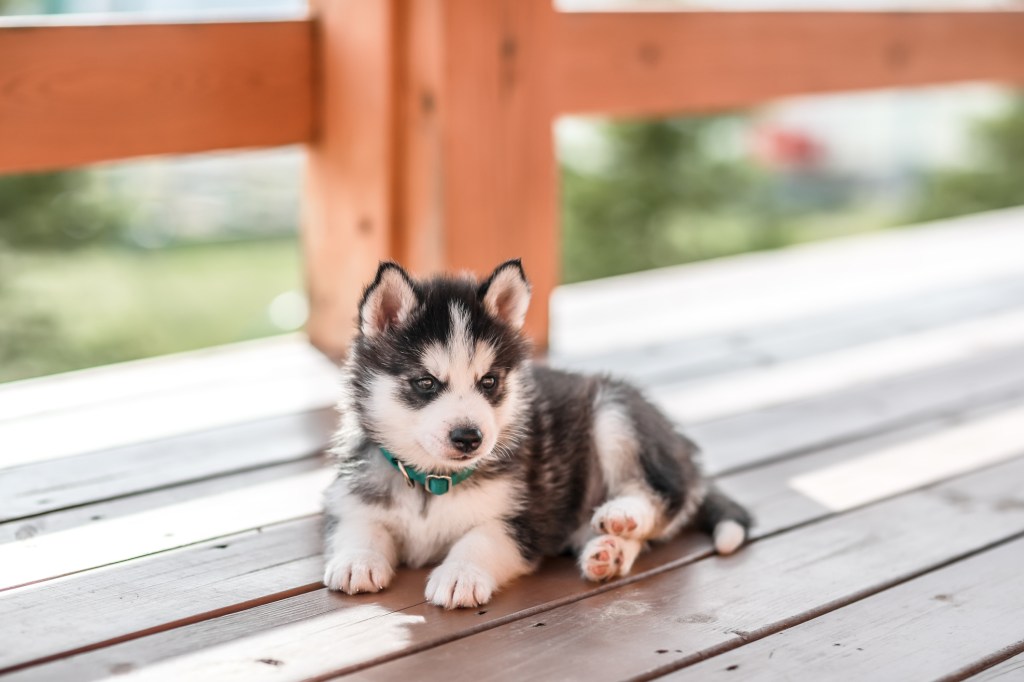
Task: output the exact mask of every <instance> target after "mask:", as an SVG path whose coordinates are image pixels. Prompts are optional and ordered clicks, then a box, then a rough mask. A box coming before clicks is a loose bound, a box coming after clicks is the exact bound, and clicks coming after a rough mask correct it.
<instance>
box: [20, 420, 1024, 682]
mask: <svg viewBox="0 0 1024 682" xmlns="http://www.w3.org/2000/svg"><path fill="white" fill-rule="evenodd" d="M1007 409H1013V406H1011V405H1007V406H1000V407H998V408H995V407H990V408H986V409H984V410H977V414H973V415H970V419H974V420H981V419H984V418H986V417H987V416H988V415H989V414H992V413H995V414H999V413H1004V412H1006V410H1007ZM965 418H966V417H965ZM945 426H946V422H945V421H944V420H935V421H933V422H932V423H930V424H926V425H918V426H915V427H913V428H911V429H907V430H905V432H902V433H896V434H886V435H879V436H876V437H875V438H873V439H870V440H869V441H866V442H865V443H858V444H849V445H845V446H842V447H837V448H833V449H831V450H828V451H823V452H820V453H816V454H814V455H808V456H805V457H800V458H797V459H794V460H790V461H786V462H782V463H777V464H773V465H770V466H766V467H764V468H762V469H759V470H752V471H746V472H743V473H741V474H737V475H735V476H732V477H725V478H723V479H722V480H721V485H722V486H723V488H725V489H726V490H727V491H732V492H735V493H737V494H740V495H744V496H745V497H744V498H743V499H744V500H745V501H746V502H748V503H749V504H750V505H751V507H752V509H753V510H754V512H755V513H756V514H757V515H758V518H759V524H758V526H757V527H756V528H755V537H767V536H772V535H776V534H778V533H780V532H782V531H785V530H787V529H791V528H794V527H798V526H800V525H803V524H806V523H808V522H811V521H814V520H817V519H822V518H825V517H827V516H829V515H830V514H831V513H832V512H830V511H829V510H828V509H826V508H825V507H824V506H822V505H820V504H817V503H815V502H814V501H813V500H810V499H808V498H806V497H804V496H803V495H801V494H799V493H797V492H795V491H794V490H793V489H792V488H791V487H790V481H791V480H792V478H793V477H795V476H799V475H800V474H803V473H807V472H809V471H814V470H818V469H822V468H826V467H829V466H831V465H834V464H835V463H837V462H842V461H845V460H846V459H848V458H849V457H851V456H852V455H855V454H857V453H863V452H864V451H869V452H870V451H873V450H876V449H881V448H885V447H889V446H891V445H893V444H896V443H904V442H914V441H915V440H918V439H921V438H925V437H927V436H928V434H931V433H935V432H936V431H938V430H941V429H943V428H945ZM292 532H293V533H294V534H303V535H306V536H308V537H306V542H307V544H306V545H302V546H301V548H302V550H303V551H307V550H308V548H309V547H314V546H317V545H318V543H319V538H318V536H317V529H316V527H315V525H310V524H305V525H296V526H294V527H293V531H292ZM225 541H227V540H225ZM275 541H276V540H275V538H274V537H272V536H269V535H267V536H265V537H264V539H263V540H262V541H261V540H258V539H255V540H249V541H248V542H250V543H257V544H255V545H253V546H256V547H260V548H261V549H260V555H261V556H264V557H266V559H263V560H262V561H266V560H268V559H273V561H274V562H275V563H279V562H284V561H290V562H294V563H293V567H294V568H296V570H297V569H298V567H299V566H300V565H301V567H302V571H301V572H299V573H298V579H300V580H302V579H308V578H309V577H310V575H311V574H309V573H308V572H306V571H307V570H308V562H307V561H306V558H305V556H304V555H301V554H290V553H289V550H288V549H287V548H281V549H279V550H278V551H276V552H273V553H271V551H270V550H269V549H266V548H264V545H263V543H264V542H266V543H269V544H272V543H273V542H275ZM203 551H205V550H203V549H202V548H195V549H194V550H189V551H188V554H187V556H185V555H184V553H171V554H169V555H167V557H166V558H161V559H159V560H154V561H150V562H146V563H141V564H140V565H137V566H136V565H133V563H129V564H126V565H125V566H124V567H115V568H112V569H110V572H109V573H108V572H98V573H97V574H96V575H95V576H91V575H89V574H85V575H83V576H81V577H79V578H77V579H76V580H73V581H68V582H67V583H64V584H60V583H57V584H55V585H53V586H52V588H46V589H45V590H44V592H43V593H41V595H29V596H27V597H25V596H19V595H16V594H15V595H12V598H11V600H10V603H7V600H5V599H3V598H2V597H0V618H2V617H4V614H5V613H13V612H16V611H17V609H18V608H27V607H28V606H29V605H30V604H32V603H34V602H37V601H39V600H40V596H42V595H45V597H46V602H47V603H51V604H65V605H66V604H69V603H72V604H74V607H72V608H70V609H69V608H68V607H67V606H65V607H64V609H63V613H64V615H65V616H66V617H67V618H69V619H70V620H72V621H74V620H75V619H76V618H77V617H78V616H77V614H78V613H81V617H86V614H89V613H92V612H94V611H96V610H103V611H105V612H106V613H108V614H109V616H110V617H109V619H108V620H107V621H106V623H105V624H104V625H102V626H100V627H98V628H96V627H94V628H93V629H91V630H89V631H85V632H75V631H74V630H72V631H70V632H66V633H63V635H62V636H56V635H55V634H53V633H51V634H49V635H48V636H46V637H43V632H42V631H36V630H33V629H29V630H26V631H24V632H23V633H21V636H19V637H18V638H17V639H15V640H14V643H16V644H18V643H20V641H21V637H24V638H25V642H24V644H23V645H19V646H17V647H16V648H17V650H18V651H20V652H22V653H24V652H26V651H35V653H34V654H33V656H35V657H36V660H38V658H41V657H42V656H40V655H39V652H40V651H41V649H40V647H43V649H42V651H56V652H59V651H60V650H62V649H74V648H83V647H87V646H90V645H89V642H95V639H96V637H98V636H103V637H104V638H105V640H106V641H115V640H117V639H118V638H126V637H128V636H130V633H128V632H127V631H126V630H125V629H124V628H126V627H129V628H130V627H133V626H134V627H137V628H139V629H140V630H141V634H142V635H144V634H145V631H146V629H147V628H155V627H157V625H156V624H157V623H160V622H163V621H161V620H159V619H158V618H155V614H156V613H158V612H159V608H160V605H161V604H164V603H166V602H168V601H169V600H172V599H173V596H174V595H177V594H182V593H185V592H189V591H192V590H194V589H195V588H194V587H192V583H191V582H189V581H190V580H191V579H192V578H191V576H190V575H186V576H184V578H183V579H182V580H177V579H172V578H170V577H168V579H167V580H166V582H165V583H161V584H160V585H158V586H154V588H153V589H151V590H148V591H147V592H145V593H143V594H141V595H135V596H134V597H133V598H132V599H131V600H128V601H127V602H125V603H122V604H119V605H117V606H116V607H115V606H111V604H110V597H111V589H112V588H111V586H117V585H120V584H125V583H127V584H134V583H136V582H138V580H139V579H138V578H137V577H133V576H136V575H142V576H145V575H148V573H147V572H146V571H158V570H159V573H160V574H161V575H166V576H172V575H175V572H176V571H178V570H180V569H178V568H174V566H175V564H176V562H185V563H186V565H188V566H191V567H193V568H192V569H190V572H195V571H197V570H198V564H195V563H193V562H196V561H200V560H202V559H206V560H208V561H213V560H216V559H217V557H216V556H215V555H211V554H209V553H207V554H205V555H203V554H202V552H203ZM708 556H709V547H708V543H707V541H706V540H705V539H704V538H703V537H702V536H700V535H698V534H696V533H691V534H687V535H685V536H684V537H682V538H680V539H679V540H678V541H676V542H673V543H670V544H668V545H663V546H659V547H657V548H656V549H655V551H653V552H651V553H650V554H647V555H644V556H642V557H641V558H640V560H639V561H638V563H637V566H636V569H635V573H634V575H633V576H631V578H630V579H631V580H633V581H638V580H643V579H645V578H647V577H650V576H651V575H654V574H656V573H658V572H662V571H665V570H669V569H671V568H678V567H680V566H682V565H685V564H687V563H690V562H693V561H697V560H703V559H706V558H707V557H708ZM197 557H198V558H197ZM161 564H163V569H162V570H161V569H160V566H161ZM248 565H249V568H250V569H252V570H253V571H256V569H257V568H258V567H261V566H263V564H262V563H261V559H259V558H256V557H254V558H253V560H252V561H251V562H249V564H248ZM229 568H231V570H235V569H234V568H233V567H230V566H229ZM210 570H211V571H213V572H211V573H209V574H207V575H206V576H205V578H206V579H212V578H213V577H214V576H217V575H218V573H217V572H216V569H215V568H213V569H210ZM262 570H273V567H271V569H262ZM139 571H141V573H135V572H139ZM120 574H123V575H120ZM268 575H269V576H270V577H272V578H274V579H275V580H276V579H277V576H278V574H276V573H273V572H270V573H268ZM425 575H426V572H425V571H408V570H404V569H403V570H402V571H400V572H399V581H398V583H397V584H396V588H394V589H392V590H390V591H388V592H385V593H383V594H382V595H380V596H377V597H369V596H368V597H363V598H356V599H351V598H344V597H337V598H334V599H333V600H332V599H331V598H329V597H327V596H326V591H325V590H320V592H321V593H323V594H324V596H322V597H310V596H307V595H303V596H301V597H294V598H291V599H287V600H284V602H283V603H280V604H277V603H275V604H268V605H266V606H262V607H260V608H258V609H254V610H252V611H245V612H243V613H237V614H235V615H231V616H224V617H221V618H216V619H214V620H209V621H205V622H200V623H195V624H191V625H188V626H186V627H180V628H177V629H174V630H170V631H168V632H163V633H160V634H155V635H151V636H148V637H143V638H142V639H140V640H138V641H135V642H127V643H125V644H121V645H119V646H117V647H113V648H111V649H109V650H103V651H101V652H91V653H86V654H83V655H81V656H75V657H73V658H70V659H67V660H66V661H58V662H54V663H50V664H48V665H46V666H43V667H42V668H40V669H38V674H40V675H44V676H45V675H51V674H52V675H55V676H56V677H59V676H60V671H61V670H64V671H66V670H69V669H74V670H75V671H76V675H77V676H78V679H93V678H98V677H102V676H103V675H105V674H107V673H109V672H110V671H111V670H113V669H114V668H118V669H121V668H125V667H130V668H132V669H136V668H140V667H142V666H143V665H145V664H147V663H151V662H153V661H155V660H159V659H161V658H166V657H168V656H172V655H175V654H183V653H186V652H189V651H192V650H194V648H195V644H196V642H200V641H201V642H204V643H205V645H206V646H210V645H213V644H216V643H221V642H225V641H229V640H231V639H234V638H236V637H238V635H239V633H240V632H249V633H257V632H261V631H263V630H265V629H267V628H270V627H273V626H277V625H285V624H288V623H291V622H294V621H295V620H296V619H297V617H296V614H297V613H300V612H303V611H304V612H305V613H306V615H307V616H309V617H314V616H321V615H323V614H325V613H332V614H334V615H332V616H331V618H332V619H334V620H331V619H328V620H327V621H326V622H327V623H330V622H335V621H337V622H346V619H347V618H348V616H347V615H346V614H344V613H334V612H336V611H344V610H346V609H348V608H352V607H353V606H360V605H366V604H367V603H369V604H372V605H374V606H378V607H382V608H385V609H386V612H390V611H398V610H407V609H409V608H411V607H417V606H418V605H419V604H421V603H422V601H423V599H422V586H423V584H424V581H425ZM232 580H234V578H233V574H231V573H227V574H225V575H224V576H221V577H218V578H217V582H218V583H223V582H230V581H232ZM281 587H282V586H281V585H280V584H278V583H274V584H272V585H271V586H270V587H268V590H269V589H271V588H273V589H281ZM607 588H608V586H594V585H592V584H589V583H585V582H584V581H582V580H581V579H580V578H579V577H578V575H577V572H576V569H575V567H574V566H573V565H572V562H571V561H568V560H555V561H552V562H549V563H548V564H547V565H546V567H545V570H544V571H543V572H542V573H541V574H540V575H538V576H536V577H533V578H528V579H525V580H522V581H519V582H518V583H516V584H514V585H513V586H511V587H510V588H509V589H508V590H507V591H505V592H504V593H502V595H501V596H500V597H499V598H498V599H497V600H495V602H493V603H492V604H491V605H489V606H488V607H486V609H484V611H485V612H484V613H483V614H477V613H474V612H465V615H458V614H452V615H451V616H450V620H446V621H444V622H443V623H441V624H438V625H436V627H435V629H434V630H432V632H433V633H434V634H435V635H436V636H438V637H448V636H453V635H457V634H458V633H459V632H460V628H466V627H470V628H479V627H484V626H493V625H494V624H497V623H500V622H502V621H503V620H507V619H515V618H521V617H523V616H525V615H528V614H530V613H534V612H536V611H538V610H539V609H550V608H554V607H556V606H558V605H559V604H563V603H566V602H569V601H574V600H578V599H582V598H585V597H588V596H592V595H594V594H597V593H599V592H600V591H602V590H605V589H607ZM246 594H247V593H246ZM236 598H237V595H236V594H234V593H230V594H225V595H217V596H216V597H214V596H212V595H205V596H204V599H203V602H202V603H203V604H204V605H205V606H206V608H208V609H213V608H221V609H225V610H229V611H234V610H239V609H240V608H243V607H239V606H237V605H236V604H235V602H233V601H232V600H233V599H236ZM426 608H427V610H428V611H429V610H430V607H426ZM175 609H176V610H175V611H174V613H172V614H170V615H176V617H178V619H179V620H182V619H188V618H190V617H191V618H194V617H195V616H194V615H193V616H189V615H188V614H189V611H188V605H187V604H175ZM122 610H125V613H122ZM167 617H169V616H164V618H167ZM460 619H461V620H460ZM44 624H45V619H43V620H42V621H41V623H40V627H44V626H45V625H44ZM437 627H439V628H440V629H439V630H438V629H436V628H437ZM119 628H121V629H119ZM135 636H141V635H135ZM421 644H422V642H421ZM94 645H95V644H93V646H94ZM26 662H28V660H24V659H23V660H22V663H26ZM4 663H5V661H4V660H3V659H2V658H0V667H2V666H3V664H4ZM7 663H9V661H7ZM69 666H70V668H69ZM33 670H36V669H33ZM86 675H88V677H86ZM26 679H28V678H26Z"/></svg>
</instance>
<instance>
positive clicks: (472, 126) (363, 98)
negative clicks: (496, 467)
mask: <svg viewBox="0 0 1024 682" xmlns="http://www.w3.org/2000/svg"><path fill="white" fill-rule="evenodd" d="M314 10H315V12H316V15H317V24H318V34H319V43H320V53H321V54H320V60H321V64H322V71H321V74H320V88H321V90H322V100H321V102H320V110H321V119H320V126H319V135H318V138H317V142H316V143H315V144H314V145H313V147H312V150H311V159H310V164H309V178H308V185H309V192H308V197H307V201H308V214H307V221H306V232H307V234H306V237H305V244H306V250H307V262H308V264H309V287H310V298H311V305H312V310H311V319H310V324H309V332H310V336H311V338H312V340H313V342H314V343H315V344H316V345H317V346H318V347H319V348H321V349H322V350H325V351H326V352H328V354H331V355H338V354H340V352H341V351H343V349H344V345H345V343H346V342H347V340H348V336H349V334H350V333H351V330H352V323H351V321H352V318H353V316H354V315H355V301H356V298H357V296H358V294H359V287H360V285H361V284H362V283H363V282H365V281H366V280H367V278H368V277H369V276H370V275H371V274H372V271H373V269H374V267H375V266H376V262H377V260H378V259H380V258H385V257H392V258H396V259H397V260H399V261H400V262H402V263H403V264H405V265H406V266H407V267H409V268H410V269H411V270H412V271H414V272H415V273H417V274H428V273H432V272H437V271H441V270H447V271H459V270H470V271H473V272H476V273H478V274H484V273H486V272H488V271H489V270H490V269H491V268H493V267H494V266H495V265H496V264H497V263H499V262H500V261H503V260H505V259H508V258H515V257H521V258H522V259H523V262H524V265H525V266H526V269H527V273H528V275H529V276H530V278H531V280H532V282H533V285H534V302H533V305H532V307H531V312H530V315H529V317H528V319H527V329H528V331H529V333H530V334H531V335H532V336H533V338H534V339H535V340H536V341H537V342H538V345H540V346H541V347H543V346H544V345H545V342H546V339H547V321H548V297H549V296H550V293H551V291H552V289H553V288H554V286H555V285H556V284H557V281H558V263H559V250H558V244H559V233H558V205H557V187H556V182H557V172H556V160H555V151H554V144H553V138H552V129H551V126H552V119H553V112H554V107H553V104H552V93H551V88H550V83H551V81H552V75H553V71H554V65H553V59H552V55H553V50H552V49H551V47H552V46H551V39H552V31H553V28H554V19H555V13H554V12H555V10H554V8H553V6H552V3H551V0H317V1H316V2H314Z"/></svg>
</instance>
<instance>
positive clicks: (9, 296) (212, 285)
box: [0, 239, 301, 381]
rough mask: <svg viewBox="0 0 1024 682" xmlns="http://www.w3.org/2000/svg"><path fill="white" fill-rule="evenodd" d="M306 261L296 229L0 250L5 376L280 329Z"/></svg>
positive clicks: (1, 374)
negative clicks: (280, 234) (275, 235)
mask: <svg viewBox="0 0 1024 682" xmlns="http://www.w3.org/2000/svg"><path fill="white" fill-rule="evenodd" d="M299 268H300V260H299V253H298V244H297V243H296V242H295V241H294V240H291V239H288V240H273V241H269V240H268V241H258V242H235V243H221V244H205V245H193V246H183V247H178V248H173V249H164V250H155V251H138V250H131V249H126V248H118V247H93V248H89V249H83V250H79V251H65V252H52V251H35V252H31V251H8V252H4V253H0V381H11V380H15V379H24V378H29V377H34V376H41V375H45V374H52V373H55V372H63V371H68V370H73V369H80V368H84V367H92V366H96V365H103V364H108V363H113V362H121V361H125V360H133V359H137V358H143V357H150V356H154V355H162V354H165V353H173V352H178V351H185V350H192V349H197V348H203V347H207V346H213V345H217V344H223V343H231V342H235V341H244V340H248V339H254V338H259V337H264V336H270V335H273V334H278V333H282V332H283V331H285V330H282V329H278V328H276V327H275V326H274V325H273V324H272V323H271V321H270V318H269V317H268V314H267V307H268V305H269V304H270V302H271V301H272V300H273V299H274V298H275V297H276V296H278V295H279V294H281V293H284V292H286V291H291V290H297V289H300V287H301V277H300V269H299Z"/></svg>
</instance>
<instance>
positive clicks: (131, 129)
mask: <svg viewBox="0 0 1024 682" xmlns="http://www.w3.org/2000/svg"><path fill="white" fill-rule="evenodd" d="M312 74H313V44H312V26H311V23H310V22H308V21H274V22H244V23H200V24H125V25H107V26H103V25H100V26H40V27H23V26H18V27H4V26H3V24H0V173H10V172H18V171H35V170H45V169H55V168H64V167H70V166H78V165H82V164H87V163H92V162H96V161H106V160H111V159H120V158H126V157H132V156H140V155H148V154H178V153H184V152H199V151H205V150H210V149H227V148H239V147H267V146H275V145H284V144H292V143H297V142H305V141H306V140H308V139H310V138H311V137H312V132H313V128H314V122H313V88H312V86H313V77H312Z"/></svg>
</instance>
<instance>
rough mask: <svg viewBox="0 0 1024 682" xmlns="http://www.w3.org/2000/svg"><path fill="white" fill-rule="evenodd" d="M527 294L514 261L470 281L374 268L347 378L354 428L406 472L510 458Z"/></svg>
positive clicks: (525, 350) (520, 390)
mask: <svg viewBox="0 0 1024 682" xmlns="http://www.w3.org/2000/svg"><path fill="white" fill-rule="evenodd" d="M529 301H530V285H529V284H528V283H527V281H526V277H525V275H524V273H523V268H522V265H521V264H520V262H519V261H518V260H512V261H508V262H506V263H503V264H501V265H499V266H498V267H497V269H495V270H494V272H493V273H491V275H490V276H489V277H488V278H487V279H485V280H483V281H477V280H475V279H474V278H472V277H470V276H465V277H437V278H433V279H429V280H415V279H413V278H412V277H410V276H409V274H408V273H406V272H405V270H403V269H402V268H401V267H400V266H399V265H397V264H395V263H382V264H381V266H380V268H379V269H378V270H377V276H376V278H375V279H374V280H373V283H372V284H370V285H369V286H368V287H367V288H366V291H365V292H364V293H363V298H362V301H361V303H360V305H359V331H358V333H357V336H356V340H355V342H354V344H353V346H352V354H351V355H350V358H349V362H348V372H349V376H350V377H351V382H352V392H353V395H352V397H353V398H354V400H353V408H354V409H355V410H356V411H357V412H358V415H359V420H360V423H361V425H362V427H363V429H364V430H365V431H366V432H367V433H368V434H369V435H370V436H371V437H372V438H373V439H374V440H375V441H376V442H377V443H379V444H380V445H382V446H384V447H385V448H387V449H388V450H389V451H390V452H392V453H393V454H394V455H395V456H397V457H398V458H399V459H401V460H402V461H404V462H405V463H406V464H411V465H413V466H414V467H416V468H417V469H420V470H421V471H428V472H429V471H440V472H451V471H457V470H460V469H464V468H466V467H467V466H470V465H474V464H476V463H478V462H480V461H481V460H483V459H485V458H489V457H496V456H501V455H503V454H507V453H510V452H511V451H512V447H513V445H514V443H515V441H516V439H517V437H518V433H517V431H518V429H519V423H520V421H519V420H520V417H521V406H522V401H523V400H524V395H523V394H524V391H525V385H524V376H523V372H524V368H523V363H524V362H525V361H526V360H527V358H528V356H529V344H528V342H527V341H526V339H525V338H524V336H523V335H522V332H521V328H522V325H523V319H524V317H525V316H526V308H527V306H528V304H529Z"/></svg>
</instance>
